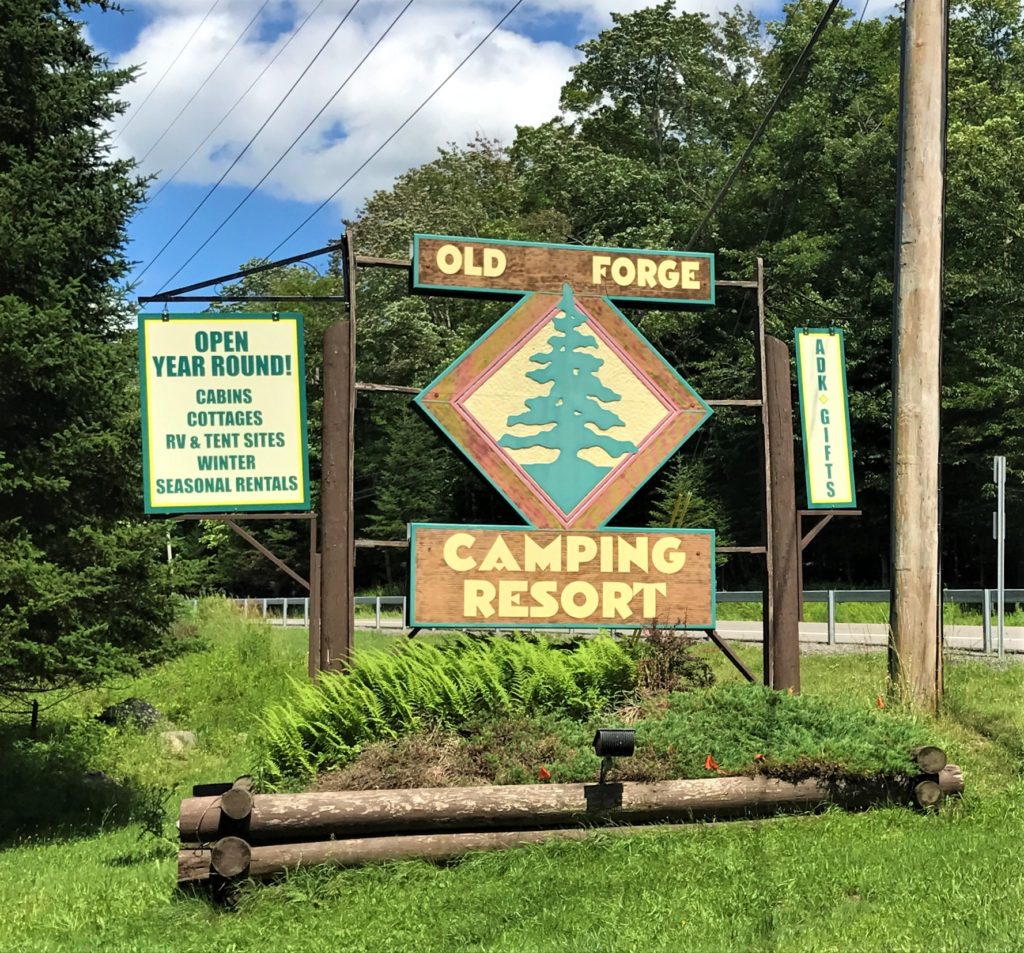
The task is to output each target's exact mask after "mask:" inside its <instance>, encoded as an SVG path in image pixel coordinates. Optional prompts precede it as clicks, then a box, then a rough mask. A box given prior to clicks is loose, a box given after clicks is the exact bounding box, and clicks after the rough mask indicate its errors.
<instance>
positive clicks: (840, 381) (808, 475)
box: [795, 328, 857, 509]
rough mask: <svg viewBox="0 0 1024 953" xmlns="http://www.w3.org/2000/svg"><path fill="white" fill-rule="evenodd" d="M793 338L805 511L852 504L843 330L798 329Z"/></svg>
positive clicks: (854, 497)
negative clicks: (805, 488)
mask: <svg viewBox="0 0 1024 953" xmlns="http://www.w3.org/2000/svg"><path fill="white" fill-rule="evenodd" d="M795 336H796V376H797V383H798V385H799V390H800V427H801V431H802V434H803V447H804V475H805V479H806V482H807V505H808V507H809V508H810V509H840V508H848V507H849V508H855V507H856V506H857V491H856V487H855V485H854V479H853V445H852V443H851V440H850V405H849V399H848V397H847V391H846V356H845V350H844V342H843V332H842V330H840V329H839V328H797V329H796V331H795Z"/></svg>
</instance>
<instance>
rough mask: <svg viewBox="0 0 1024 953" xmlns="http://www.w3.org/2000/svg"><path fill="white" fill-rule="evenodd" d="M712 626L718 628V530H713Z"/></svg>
mask: <svg viewBox="0 0 1024 953" xmlns="http://www.w3.org/2000/svg"><path fill="white" fill-rule="evenodd" d="M711 628H712V629H717V628H718V531H717V530H714V529H713V530H711Z"/></svg>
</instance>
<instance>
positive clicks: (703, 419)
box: [601, 298, 714, 529]
mask: <svg viewBox="0 0 1024 953" xmlns="http://www.w3.org/2000/svg"><path fill="white" fill-rule="evenodd" d="M605 301H606V303H607V304H608V306H609V307H610V308H612V309H613V310H614V311H615V313H616V314H618V316H619V317H620V318H622V320H623V321H625V322H626V324H627V326H628V327H629V329H630V330H631V331H632V332H633V333H634V334H635V335H636V336H637V337H638V338H640V340H641V341H643V343H644V344H646V345H647V346H648V347H649V348H650V349H651V352H652V353H653V354H654V355H655V356H656V357H657V358H658V360H659V361H661V363H662V364H664V365H665V368H666V370H668V372H669V373H670V374H672V375H673V376H674V377H675V378H676V380H679V381H681V382H682V383H683V385H684V386H685V387H686V389H687V390H689V391H690V392H691V393H692V394H693V395H694V397H696V398H697V400H698V401H700V405H701V407H703V408H704V416H703V417H701V419H700V423H699V424H697V426H696V427H694V428H693V429H692V430H691V431H690V432H689V433H688V434H687V435H686V436H685V437H683V439H682V440H680V441H679V442H678V443H677V444H676V445H675V446H674V447H673V448H672V450H670V451H669V452H668V453H667V454H665V456H664V457H662V459H661V462H660V463H659V464H658V465H657V466H656V467H653V468H652V469H651V472H650V473H648V474H647V476H646V477H644V479H643V480H641V481H640V483H638V484H637V486H636V487H635V488H634V490H633V492H632V493H630V494H629V496H627V497H626V498H625V499H624V500H623V501H622V502H621V503H620V504H619V505H618V506H617V507H616V508H615V510H614V512H612V513H610V514H609V515H608V519H606V520H605V521H604V522H603V523H602V524H601V528H602V529H603V528H604V527H605V526H607V525H608V520H611V519H614V517H615V515H616V514H617V513H618V512H619V510H621V509H622V508H623V507H624V506H625V505H626V504H627V503H628V502H629V501H630V500H631V499H633V497H634V496H636V494H637V493H638V492H639V491H640V489H641V487H644V486H646V485H647V483H648V482H649V481H650V480H651V479H652V477H654V476H655V475H656V474H657V473H658V472H659V471H660V470H661V468H662V467H663V466H665V464H666V463H668V461H669V460H671V459H672V458H673V457H674V456H675V455H676V454H677V453H678V452H679V450H680V448H681V447H682V446H683V444H684V443H686V441H687V440H689V439H690V438H691V437H692V436H693V435H694V434H695V433H696V432H697V431H698V430H700V428H701V427H703V426H704V424H706V423H707V422H708V418H710V417H711V415H712V414H713V413H714V411H713V410H712V409H711V407H710V405H709V404H708V403H707V402H706V401H705V400H704V398H703V397H701V396H700V394H698V393H697V390H696V388H694V387H692V386H690V384H689V382H688V381H687V380H686V378H685V377H683V375H682V374H680V373H679V371H677V370H676V369H675V368H674V367H673V366H672V365H671V364H669V362H668V361H666V360H665V357H664V355H662V353H661V351H659V350H658V349H657V348H656V347H655V346H654V345H653V344H651V342H650V341H648V340H647V338H646V337H645V336H644V333H643V331H641V330H640V329H639V328H638V327H637V326H636V325H635V324H633V322H632V321H630V320H629V318H627V317H626V316H625V315H624V314H623V313H622V312H621V311H620V310H619V309H618V308H617V307H616V306H615V304H613V303H612V302H611V301H609V300H608V299H607V298H606V299H605Z"/></svg>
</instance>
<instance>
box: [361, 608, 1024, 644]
mask: <svg viewBox="0 0 1024 953" xmlns="http://www.w3.org/2000/svg"><path fill="white" fill-rule="evenodd" d="M380 621H381V628H382V629H390V630H395V629H402V628H404V625H403V623H402V620H401V619H400V618H397V617H395V616H383V617H381V620H380ZM356 625H357V626H358V627H359V628H361V629H372V628H373V619H372V617H371V618H362V619H357V620H356ZM718 634H719V635H720V636H722V638H724V639H728V640H729V641H731V642H760V641H761V639H762V628H761V623H760V622H732V621H729V620H725V619H720V620H719V622H718ZM945 636H946V645H947V646H948V647H949V648H953V649H974V650H976V651H979V652H980V651H981V649H982V630H981V626H980V625H947V626H946V632H945ZM995 637H996V633H995V626H993V627H992V639H993V644H994V642H995ZM888 638H889V627H888V626H887V625H882V624H875V623H866V622H839V623H837V624H836V644H837V645H844V646H850V647H861V648H868V647H877V648H884V647H885V645H886V644H887V642H888ZM800 642H801V643H802V644H806V645H807V646H808V647H811V646H812V645H827V644H828V625H827V624H826V623H824V622H801V623H800ZM1003 644H1004V648H1005V650H1006V651H1007V652H1024V627H1020V626H1007V628H1006V630H1005V641H1004V643H1003Z"/></svg>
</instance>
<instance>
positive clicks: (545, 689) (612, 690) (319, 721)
mask: <svg viewBox="0 0 1024 953" xmlns="http://www.w3.org/2000/svg"><path fill="white" fill-rule="evenodd" d="M635 684H636V663H635V662H634V661H633V660H632V658H631V657H630V656H629V654H628V653H627V652H626V651H625V650H624V649H623V648H622V647H621V646H619V645H618V643H616V642H614V641H613V640H612V639H610V638H606V637H599V638H595V639H589V640H586V641H584V642H583V643H582V644H581V645H579V646H578V647H577V648H576V650H575V651H572V652H565V651H559V650H557V649H554V648H552V647H551V646H550V645H548V644H547V643H545V642H538V641H529V640H527V639H525V638H511V639H490V640H486V641H483V640H479V639H470V638H459V639H455V640H453V641H452V642H450V643H448V644H447V645H445V646H443V647H437V646H433V645H428V644H426V643H407V644H406V645H405V646H403V647H402V648H401V649H400V650H399V651H397V652H391V653H385V652H373V651H371V652H363V653H361V654H360V655H359V657H358V660H357V661H356V663H355V664H354V665H353V666H352V667H351V668H350V669H348V671H346V672H343V673H339V674H334V675H324V676H323V677H322V678H321V679H320V681H319V682H317V683H316V684H312V683H309V682H293V693H292V697H291V700H290V701H289V702H287V703H285V704H280V705H275V706H273V707H271V708H269V709H268V710H267V711H266V712H265V714H264V715H263V718H262V719H261V723H260V724H261V746H260V747H261V754H260V760H259V764H258V765H257V768H256V771H257V774H258V775H259V779H260V781H261V783H262V784H263V785H264V786H265V787H267V788H277V787H281V786H283V785H290V784H302V783H307V782H309V781H310V780H311V779H312V778H314V777H315V776H316V775H317V774H318V773H319V772H320V771H323V770H325V769H327V768H333V767H338V766H340V765H343V764H345V763H346V762H347V761H350V760H351V759H352V758H354V757H355V756H356V755H357V754H358V753H359V750H360V747H361V746H362V745H364V744H366V743H368V742H371V741H378V740H381V739H386V738H395V737H398V736H400V735H403V734H407V733H409V732H412V731H416V730H418V729H420V728H423V727H427V726H439V727H449V728H454V727H459V726H460V725H463V724H465V723H466V722H468V721H471V720H474V719H478V718H481V717H491V716H501V715H510V714H532V713H535V712H552V713H556V714H565V715H570V716H573V717H586V716H587V715H589V714H592V713H594V712H597V711H601V710H603V709H606V708H610V707H613V706H614V705H615V704H616V703H617V702H619V701H620V700H621V699H622V698H624V697H625V696H626V695H628V694H629V693H630V692H632V691H633V689H634V687H635Z"/></svg>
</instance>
